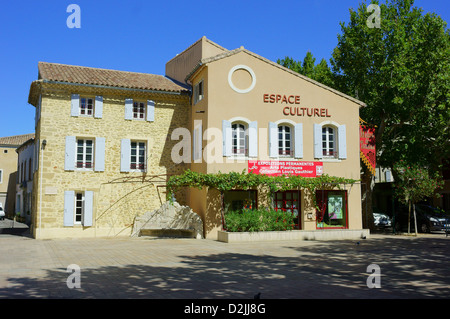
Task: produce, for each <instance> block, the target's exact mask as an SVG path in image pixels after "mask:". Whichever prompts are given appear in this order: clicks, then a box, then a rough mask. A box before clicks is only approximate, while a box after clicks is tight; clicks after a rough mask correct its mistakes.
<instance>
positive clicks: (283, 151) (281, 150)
mask: <svg viewBox="0 0 450 319" xmlns="http://www.w3.org/2000/svg"><path fill="white" fill-rule="evenodd" d="M286 128H288V129H289V132H286ZM280 129H281V131H280ZM280 134H281V138H280ZM287 134H289V139H286V135H287ZM294 134H295V132H294V129H293V128H292V127H291V126H290V125H287V124H285V123H282V124H278V156H279V157H287V158H293V157H294V154H295V150H294ZM287 142H289V149H287V148H288V147H287V146H286V144H287ZM280 144H281V146H280Z"/></svg>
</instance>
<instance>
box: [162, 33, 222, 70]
mask: <svg viewBox="0 0 450 319" xmlns="http://www.w3.org/2000/svg"><path fill="white" fill-rule="evenodd" d="M202 40H205V41H207V42H208V43H210V44H212V45H214V46H216V47H217V48H219V49H221V50H225V51H229V50H228V49H226V48H224V47H223V46H221V45H220V44H217V43H216V42H214V41H212V40H210V39H208V38H207V37H206V36H202V37H201V38H200V39H198V40H197V41H195V42H194V43H192V44H191V45H190V46H188V47H187V48H186V49H184V50H183V51H181V52H180V53H178V54H176V55H175V56H174V57H173V58H171V59H170V60H169V61H167V62H166V64H167V63H169V62H170V61H172V60H173V59H175V58H176V57H178V56H179V55H182V54H184V53H185V52H187V51H188V50H190V49H191V48H192V47H193V46H194V45H196V44H197V43H199V42H200V41H202Z"/></svg>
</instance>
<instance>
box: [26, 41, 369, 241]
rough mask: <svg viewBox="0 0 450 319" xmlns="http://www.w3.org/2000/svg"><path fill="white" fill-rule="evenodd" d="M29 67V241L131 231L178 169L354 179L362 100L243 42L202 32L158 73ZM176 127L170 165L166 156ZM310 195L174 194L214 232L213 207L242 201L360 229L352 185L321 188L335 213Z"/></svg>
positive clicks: (306, 223)
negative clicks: (229, 45) (32, 117)
mask: <svg viewBox="0 0 450 319" xmlns="http://www.w3.org/2000/svg"><path fill="white" fill-rule="evenodd" d="M38 69H39V77H38V79H37V80H36V81H34V82H33V83H32V84H31V87H30V93H29V103H30V104H32V105H33V106H35V107H36V145H38V147H36V157H37V158H39V160H38V161H37V165H36V167H35V170H36V171H35V178H34V180H33V191H34V192H35V195H36V196H34V200H33V212H35V213H34V214H33V216H32V232H33V235H34V236H35V237H37V238H51V237H81V236H89V237H91V236H118V235H125V236H129V235H130V233H131V230H132V227H131V226H132V223H133V220H134V219H135V217H136V216H140V215H142V214H144V213H145V212H149V211H152V210H155V209H157V208H158V207H160V206H161V204H162V203H163V202H164V201H165V193H164V191H165V189H164V185H165V183H166V181H167V178H168V176H170V175H176V174H180V173H182V172H183V171H185V170H186V169H191V170H193V171H197V172H203V173H217V172H219V171H220V172H224V173H226V172H231V171H237V172H242V171H243V170H246V171H249V170H250V169H252V170H253V169H254V168H255V167H256V168H257V169H258V170H259V172H260V173H264V172H265V171H267V169H268V168H271V169H272V171H271V172H272V173H271V174H277V173H280V172H281V170H283V171H285V170H284V169H285V168H293V170H292V171H291V173H294V174H305V176H307V177H311V178H314V177H316V176H319V175H321V174H323V173H326V174H329V175H335V176H341V177H346V178H352V179H359V176H360V166H359V163H360V158H359V156H360V155H359V108H360V107H363V106H364V103H362V102H360V101H358V100H355V99H354V98H352V97H349V96H346V95H345V94H342V93H341V92H338V91H335V90H333V89H331V88H328V87H326V86H324V85H322V84H320V83H318V82H316V81H313V80H311V79H309V78H307V77H305V76H302V75H300V74H297V73H295V72H292V71H290V70H288V69H286V68H284V67H282V66H280V65H278V64H276V63H274V62H272V61H269V60H267V59H265V58H263V57H261V56H259V55H257V54H255V53H253V52H250V51H248V50H246V49H244V48H243V47H241V48H239V49H235V50H227V49H225V48H223V47H221V46H220V45H218V44H216V43H214V42H212V41H210V40H208V39H206V38H205V37H203V38H201V39H199V40H198V41H197V42H195V43H194V44H192V45H191V46H190V47H188V48H187V49H186V50H185V51H183V52H181V53H180V54H177V55H176V56H175V57H174V58H173V59H171V60H169V61H168V62H167V64H166V74H165V76H161V75H153V74H144V73H133V72H124V71H115V70H105V69H98V68H90V67H81V66H71V65H62V64H55V63H44V62H40V63H39V64H38ZM176 129H181V131H176ZM186 131H187V132H188V133H189V141H188V142H189V143H188V147H187V148H184V149H183V159H184V160H183V161H181V162H180V161H178V160H175V159H174V158H177V159H178V158H179V155H180V154H179V148H178V145H179V144H178V143H181V141H180V139H181V135H182V134H181V135H180V132H186ZM216 133H217V134H216ZM211 141H214V142H211ZM211 146H213V151H211ZM186 158H187V160H186ZM274 166H276V167H275V169H274V168H273V167H274ZM274 170H275V171H274ZM309 196H310V195H309V194H307V193H305V192H304V191H303V190H291V191H287V192H283V193H278V194H275V198H267V196H266V195H265V194H264V192H263V191H262V190H260V189H255V190H249V191H239V190H236V191H234V192H228V193H227V194H225V196H224V199H223V200H224V201H222V200H221V198H220V196H219V194H218V193H217V192H216V191H215V190H213V189H211V190H206V189H204V190H197V189H185V190H183V191H180V193H178V194H177V195H176V199H177V201H178V202H179V203H181V204H187V205H189V206H190V207H191V208H192V209H193V210H194V211H195V212H196V213H197V214H198V215H199V216H200V217H201V219H202V221H203V225H204V235H205V237H206V238H212V239H216V238H217V236H218V231H219V230H221V228H222V224H221V218H220V212H221V210H222V208H223V207H224V206H227V207H235V208H238V209H239V208H240V207H241V208H242V205H243V202H245V201H250V202H252V203H254V204H255V205H260V206H261V205H265V204H267V203H268V202H274V203H275V207H276V208H277V209H283V210H289V211H291V212H292V213H293V214H294V215H295V219H296V227H297V228H298V229H301V230H308V231H309V230H318V229H322V230H324V231H326V230H327V229H343V230H345V229H361V228H362V223H361V201H360V198H361V193H360V187H359V185H353V186H348V187H346V188H344V189H341V190H337V189H336V190H334V191H330V190H323V191H321V193H320V196H321V198H322V202H323V204H324V205H326V206H327V207H328V205H329V204H330V205H331V202H333V203H334V202H339V203H340V204H341V208H340V210H339V212H337V213H336V214H334V215H333V216H332V212H331V211H330V212H329V213H328V208H327V211H326V213H325V214H326V216H327V219H326V221H325V220H321V221H318V220H317V218H316V213H315V211H314V209H313V208H312V207H308V206H307V205H306V203H307V202H308V200H309ZM330 207H331V206H330Z"/></svg>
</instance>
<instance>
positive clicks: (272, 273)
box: [0, 234, 450, 299]
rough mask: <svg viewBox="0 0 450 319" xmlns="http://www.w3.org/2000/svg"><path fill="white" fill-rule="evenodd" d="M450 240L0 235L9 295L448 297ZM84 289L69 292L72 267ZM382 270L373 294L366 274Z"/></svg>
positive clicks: (0, 277)
mask: <svg viewBox="0 0 450 319" xmlns="http://www.w3.org/2000/svg"><path fill="white" fill-rule="evenodd" d="M449 240H450V237H448V238H447V237H445V235H443V234H433V235H419V237H417V238H414V237H407V236H400V235H398V236H394V235H371V236H370V238H369V239H365V240H360V241H356V240H338V241H322V242H320V241H282V242H276V241H273V242H257V243H233V244H227V243H221V242H218V241H213V240H197V239H155V238H148V237H147V238H145V237H141V238H113V239H110V238H108V239H106V238H97V239H55V240H35V239H31V238H28V237H23V236H22V237H21V236H13V235H7V234H0V243H1V245H0V299H2V298H164V299H166V298H176V299H178V298H188V299H219V298H226V299H229V298H233V299H234V298H237V299H252V298H253V296H254V295H255V294H257V293H258V292H260V293H261V299H292V298H293V299H298V298H319V299H321V298H326V299H332V298H449V297H450V246H449V243H450V241H449ZM72 264H75V265H78V266H79V267H80V277H79V278H80V286H81V287H80V288H73V289H69V288H68V287H67V278H68V277H69V276H70V275H71V274H73V273H69V272H67V267H68V266H69V265H72ZM371 264H376V265H378V266H379V267H380V270H381V280H380V285H381V288H372V289H370V288H368V287H367V279H368V277H369V275H370V273H369V272H367V267H368V266H369V265H371Z"/></svg>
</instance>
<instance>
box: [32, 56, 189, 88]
mask: <svg viewBox="0 0 450 319" xmlns="http://www.w3.org/2000/svg"><path fill="white" fill-rule="evenodd" d="M38 68H39V79H43V80H47V81H58V82H68V83H78V84H90V85H104V86H112V87H122V88H131V89H143V90H156V91H166V92H180V93H181V92H188V91H189V90H188V89H187V88H186V87H183V86H181V85H178V84H176V83H175V82H173V81H172V80H170V79H168V78H167V77H165V76H162V75H156V74H148V73H137V72H127V71H116V70H108V69H99V68H90V67H84V66H75V65H66V64H58V63H48V62H39V64H38Z"/></svg>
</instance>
